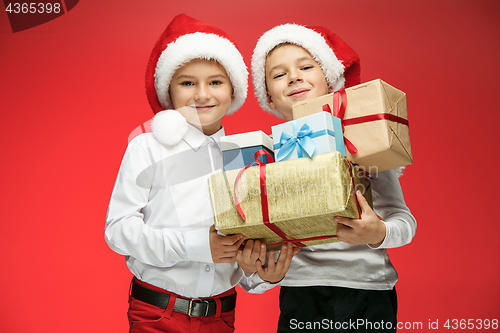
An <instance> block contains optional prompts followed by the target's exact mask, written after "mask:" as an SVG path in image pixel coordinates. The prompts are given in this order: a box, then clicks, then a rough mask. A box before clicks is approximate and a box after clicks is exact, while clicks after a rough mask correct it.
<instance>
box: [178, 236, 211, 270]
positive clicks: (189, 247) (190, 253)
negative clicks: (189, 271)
mask: <svg viewBox="0 0 500 333" xmlns="http://www.w3.org/2000/svg"><path fill="white" fill-rule="evenodd" d="M184 241H185V243H186V255H187V257H188V260H189V261H198V262H209V263H213V259H212V251H211V250H210V235H209V229H208V228H203V229H199V230H194V231H188V232H186V233H185V234H184Z"/></svg>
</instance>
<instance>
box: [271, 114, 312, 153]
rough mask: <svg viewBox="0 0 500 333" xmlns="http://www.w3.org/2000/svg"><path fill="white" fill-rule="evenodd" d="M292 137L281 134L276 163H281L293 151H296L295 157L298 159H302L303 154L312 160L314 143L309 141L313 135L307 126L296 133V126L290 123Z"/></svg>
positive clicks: (284, 133)
mask: <svg viewBox="0 0 500 333" xmlns="http://www.w3.org/2000/svg"><path fill="white" fill-rule="evenodd" d="M292 127H293V133H294V134H293V135H292V134H289V133H286V132H282V133H281V138H280V143H279V145H280V147H281V148H280V150H279V152H278V155H277V156H276V160H277V161H281V160H283V159H284V158H286V157H287V156H288V155H290V154H291V153H292V151H293V150H294V149H297V156H298V157H299V158H301V157H303V152H304V153H305V154H306V155H307V156H308V157H309V158H312V156H313V155H314V150H315V149H316V142H314V141H313V140H312V139H311V136H312V134H313V131H312V129H311V128H310V127H309V125H307V124H304V125H302V127H301V128H300V130H299V131H298V132H297V124H296V123H295V122H292Z"/></svg>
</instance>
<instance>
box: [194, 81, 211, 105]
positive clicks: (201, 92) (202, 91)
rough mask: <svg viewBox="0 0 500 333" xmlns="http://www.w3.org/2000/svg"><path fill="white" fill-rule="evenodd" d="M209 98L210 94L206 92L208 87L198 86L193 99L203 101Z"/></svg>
mask: <svg viewBox="0 0 500 333" xmlns="http://www.w3.org/2000/svg"><path fill="white" fill-rule="evenodd" d="M209 98H210V93H209V91H208V87H207V86H205V85H202V84H200V85H199V86H198V89H196V93H195V95H194V99H195V100H196V101H203V100H207V99H209Z"/></svg>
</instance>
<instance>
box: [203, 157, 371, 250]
mask: <svg viewBox="0 0 500 333" xmlns="http://www.w3.org/2000/svg"><path fill="white" fill-rule="evenodd" d="M351 166H352V165H351ZM238 172H239V170H230V171H226V172H221V173H216V174H213V175H211V176H210V178H209V180H208V182H209V189H210V197H211V201H212V207H213V211H214V215H215V227H216V228H217V230H219V231H220V232H222V233H223V234H225V235H232V234H243V235H244V236H245V237H246V238H247V239H259V240H261V241H262V242H264V243H265V244H268V245H269V244H275V243H278V242H281V241H283V239H282V238H281V237H279V236H278V235H277V234H275V233H274V232H273V231H271V230H270V229H269V228H268V227H267V226H266V225H264V223H263V217H262V205H261V190H260V168H259V167H258V166H253V167H249V168H247V169H246V170H245V171H244V172H243V173H242V175H241V177H240V178H239V179H238V182H237V185H236V194H237V197H238V201H239V202H240V205H241V208H242V210H243V212H244V214H245V216H246V220H243V219H242V217H241V216H240V215H239V213H238V211H237V209H236V206H235V200H234V183H235V178H236V177H237V174H238ZM265 172H266V173H265V175H266V186H267V187H266V188H267V199H268V208H269V221H270V223H272V224H274V225H275V226H277V227H278V228H279V229H281V231H282V232H283V233H284V234H285V235H286V237H287V238H288V239H289V240H297V239H305V238H311V237H317V236H327V235H335V234H336V232H337V224H336V222H335V221H334V220H333V217H334V216H344V217H350V218H358V217H359V214H358V208H357V203H356V198H355V196H354V195H355V194H354V190H353V187H354V186H355V187H356V189H357V190H361V192H362V193H364V195H365V197H366V199H367V200H368V202H369V203H370V205H371V187H370V181H369V179H367V178H366V177H365V176H364V173H363V172H361V171H360V170H359V168H358V167H357V166H352V168H351V167H350V164H349V162H348V161H347V160H346V159H345V157H344V156H342V154H341V153H339V152H332V153H326V154H321V155H317V156H314V157H313V158H312V159H310V158H299V159H294V160H290V161H282V162H277V163H270V164H267V165H266V170H265ZM352 176H354V184H355V185H354V184H353V181H352ZM336 241H338V240H337V238H336V237H334V238H328V239H321V240H317V239H316V240H310V241H303V242H301V243H302V244H304V245H306V246H311V245H317V244H324V243H331V242H336ZM280 247H281V245H274V246H269V247H268V250H270V249H278V248H280Z"/></svg>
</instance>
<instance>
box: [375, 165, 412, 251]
mask: <svg viewBox="0 0 500 333" xmlns="http://www.w3.org/2000/svg"><path fill="white" fill-rule="evenodd" d="M372 177H373V180H372V196H373V207H374V211H375V213H376V214H377V215H379V216H380V217H381V218H382V222H383V223H384V224H385V226H386V236H385V238H384V240H383V241H382V243H380V244H376V245H369V246H370V247H372V248H379V249H387V248H395V247H400V246H403V245H406V244H408V243H410V242H411V241H412V239H413V237H414V236H415V232H416V229H417V221H416V220H415V217H413V215H412V214H411V212H410V209H409V208H408V207H407V206H406V203H405V201H404V197H403V191H402V189H401V185H400V183H399V179H398V175H397V174H396V170H386V171H382V172H379V173H377V174H374V175H372Z"/></svg>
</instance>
